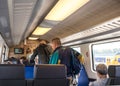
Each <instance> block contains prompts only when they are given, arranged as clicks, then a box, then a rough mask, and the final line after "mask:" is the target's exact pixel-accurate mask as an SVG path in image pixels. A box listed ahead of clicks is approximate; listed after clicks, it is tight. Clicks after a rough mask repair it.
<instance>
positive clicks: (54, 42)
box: [51, 38, 61, 50]
mask: <svg viewBox="0 0 120 86" xmlns="http://www.w3.org/2000/svg"><path fill="white" fill-rule="evenodd" d="M51 43H52V44H51V46H52V49H53V50H55V49H56V48H57V47H59V46H61V41H60V38H54V39H52V42H51Z"/></svg>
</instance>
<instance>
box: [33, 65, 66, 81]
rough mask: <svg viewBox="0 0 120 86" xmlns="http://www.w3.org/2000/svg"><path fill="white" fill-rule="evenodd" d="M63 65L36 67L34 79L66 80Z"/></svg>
mask: <svg viewBox="0 0 120 86" xmlns="http://www.w3.org/2000/svg"><path fill="white" fill-rule="evenodd" d="M66 74H67V72H66V66H65V65H50V64H45V65H36V66H35V79H55V78H57V79H61V78H62V79H63V78H66Z"/></svg>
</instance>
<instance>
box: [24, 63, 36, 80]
mask: <svg viewBox="0 0 120 86" xmlns="http://www.w3.org/2000/svg"><path fill="white" fill-rule="evenodd" d="M33 78H34V65H26V66H25V79H33Z"/></svg>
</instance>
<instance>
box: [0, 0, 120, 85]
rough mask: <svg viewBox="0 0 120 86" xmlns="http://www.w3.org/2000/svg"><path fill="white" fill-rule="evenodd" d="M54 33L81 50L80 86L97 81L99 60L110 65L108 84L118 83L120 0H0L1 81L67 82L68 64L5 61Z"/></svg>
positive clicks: (31, 49)
mask: <svg viewBox="0 0 120 86" xmlns="http://www.w3.org/2000/svg"><path fill="white" fill-rule="evenodd" d="M55 37H59V38H60V40H61V43H62V45H63V46H68V47H71V48H73V49H74V50H76V51H78V52H79V53H81V54H82V58H83V60H82V61H81V63H82V65H83V67H82V68H81V71H80V74H79V75H77V77H76V79H75V81H76V86H89V82H93V81H95V80H96V79H97V76H96V74H97V73H96V66H97V65H98V64H105V65H106V66H107V67H108V75H107V76H108V79H109V80H108V82H107V84H106V86H113V85H117V86H119V85H120V83H119V80H120V76H119V75H120V73H119V70H120V68H119V66H120V38H119V37H120V0H0V86H48V84H49V85H50V86H69V85H70V84H69V83H70V81H69V80H68V79H66V72H67V71H66V67H65V66H64V65H49V64H47V65H33V64H32V65H31V64H29V65H27V66H23V65H19V64H16V63H15V64H14V65H11V64H10V63H9V64H8V65H7V64H6V61H8V60H10V58H13V57H14V62H15V61H17V60H18V59H20V58H21V57H27V59H28V60H29V59H30V58H31V55H32V54H33V52H34V50H35V49H36V47H37V46H38V45H39V41H40V40H42V39H45V40H47V42H48V45H50V44H51V40H52V39H53V38H55ZM17 66H18V67H17ZM50 68H51V69H53V70H50ZM18 70H19V71H22V73H20V72H19V71H18ZM58 70H61V71H58ZM4 71H5V72H4ZM13 71H14V72H13ZM110 71H111V72H110ZM56 72H58V75H56ZM26 73H27V74H26ZM44 73H46V74H44ZM47 73H48V74H47ZM49 73H50V74H49ZM1 74H2V75H1ZM20 74H21V76H20ZM30 74H32V75H30ZM7 76H8V77H7ZM12 76H13V77H12ZM47 76H48V77H47ZM16 77H17V78H16ZM33 80H34V81H33ZM55 82H56V83H57V84H56V83H55ZM19 83H20V84H19ZM86 83H87V84H86ZM70 86H72V85H70Z"/></svg>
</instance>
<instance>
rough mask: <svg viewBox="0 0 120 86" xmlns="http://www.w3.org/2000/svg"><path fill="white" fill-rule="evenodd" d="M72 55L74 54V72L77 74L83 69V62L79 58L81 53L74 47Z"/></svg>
mask: <svg viewBox="0 0 120 86" xmlns="http://www.w3.org/2000/svg"><path fill="white" fill-rule="evenodd" d="M71 55H72V60H71V61H72V62H71V63H72V71H73V74H74V75H76V74H78V73H79V72H80V69H81V63H80V61H79V59H78V56H79V55H80V53H79V52H77V51H76V50H74V49H71Z"/></svg>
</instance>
